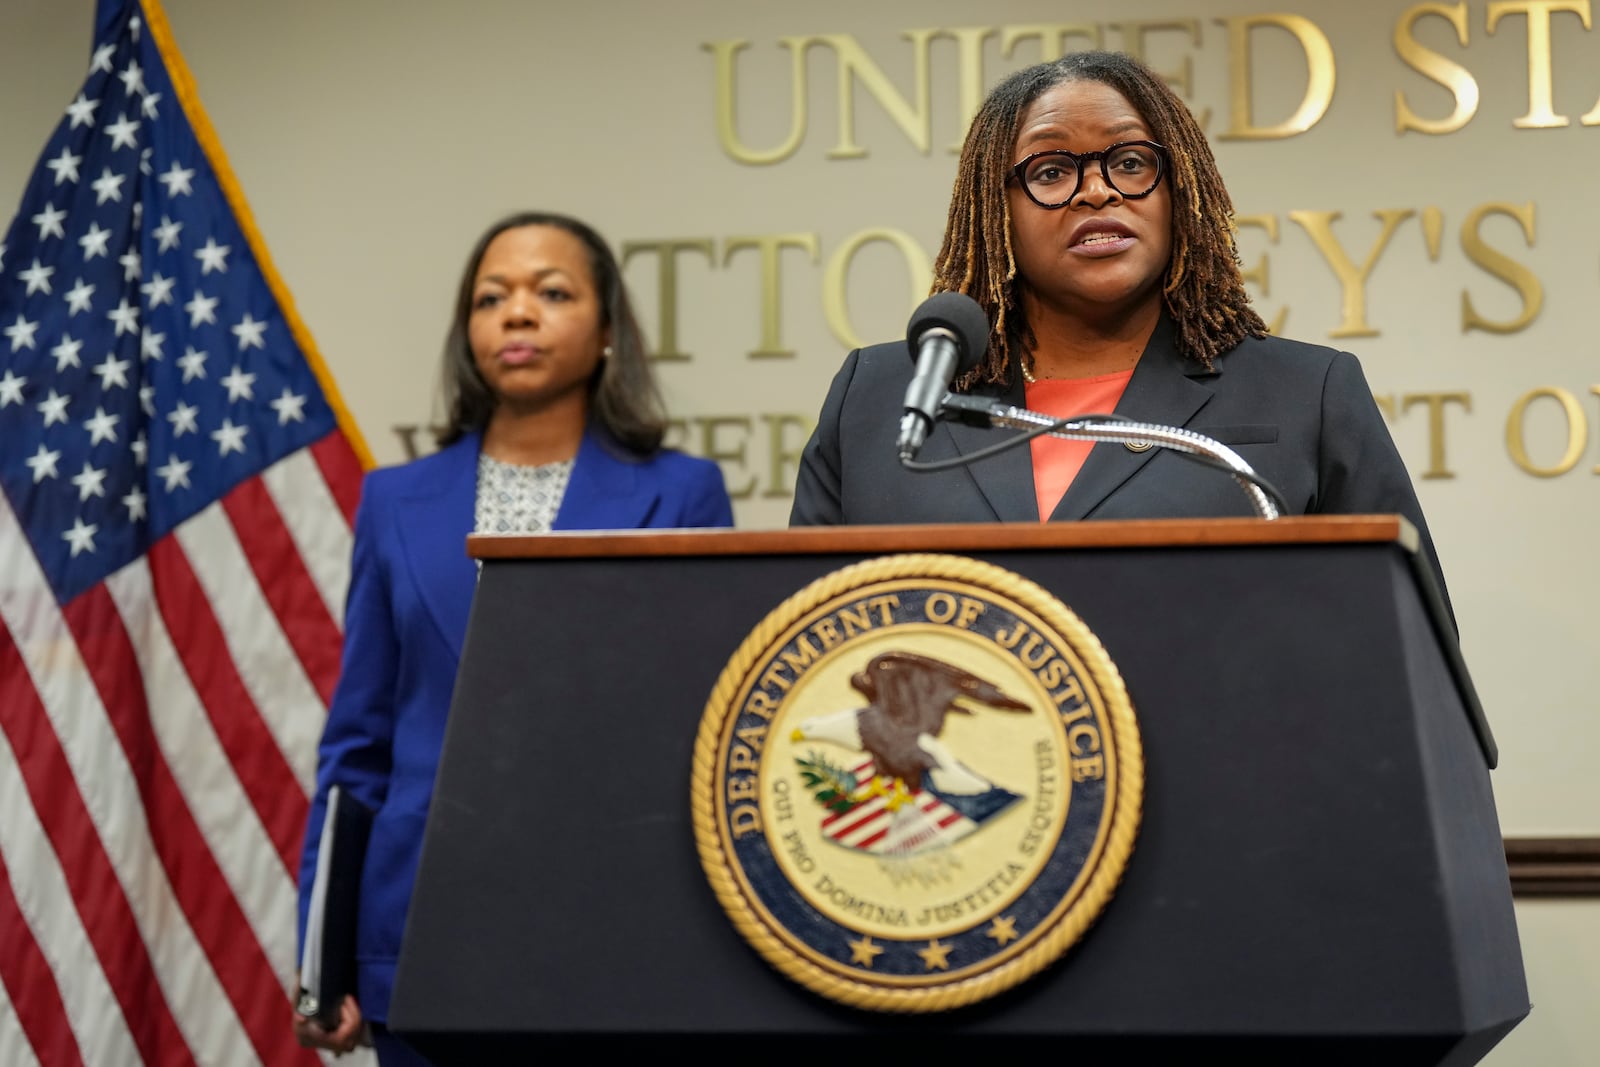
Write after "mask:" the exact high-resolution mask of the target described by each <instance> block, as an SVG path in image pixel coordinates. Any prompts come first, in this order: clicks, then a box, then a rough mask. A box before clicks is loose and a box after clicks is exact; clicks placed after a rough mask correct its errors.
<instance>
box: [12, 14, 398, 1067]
mask: <svg viewBox="0 0 1600 1067" xmlns="http://www.w3.org/2000/svg"><path fill="white" fill-rule="evenodd" d="M0 442H4V445H3V446H0V489H3V492H0V1064H4V1065H6V1067H10V1065H12V1064H35V1063H37V1064H43V1065H46V1067H55V1065H58V1064H90V1065H100V1064H113V1065H117V1067H121V1065H124V1064H201V1065H211V1064H218V1065H227V1067H232V1065H235V1064H241V1065H244V1064H257V1063H260V1064H272V1065H277V1064H307V1065H310V1064H315V1063H317V1062H318V1058H317V1056H316V1055H315V1054H314V1053H312V1052H310V1051H308V1050H306V1049H302V1048H300V1047H299V1045H298V1044H297V1043H296V1041H295V1038H294V1033H293V1028H292V1025H291V1021H292V1006H293V999H292V996H293V993H294V990H293V988H292V986H293V983H294V976H295V973H296V966H295V965H296V960H295V958H294V957H295V916H296V884H297V868H298V864H299V858H300V846H301V837H302V835H303V833H304V831H305V826H306V817H307V812H308V810H309V797H310V794H311V791H312V788H313V780H314V776H315V764H316V749H317V740H318V738H319V737H320V735H321V732H322V727H323V722H324V720H325V718H326V716H327V710H328V704H329V701H330V700H331V698H332V693H333V688H334V684H335V681H336V680H337V678H338V673H339V650H340V645H341V626H342V614H343V605H344V599H345V590H346V585H347V583H348V580H349V564H350V551H351V530H352V525H353V521H354V515H355V508H356V502H357V498H358V496H359V492H360V483H361V477H362V472H363V470H364V469H365V467H366V466H369V465H370V458H369V457H368V456H367V454H366V451H365V446H364V444H363V443H362V442H361V439H360V435H359V434H358V433H357V432H356V431H355V428H354V426H353V424H352V422H351V421H350V419H349V416H348V413H347V412H346V411H345V410H344V408H343V406H342V403H341V401H340V399H339V397H338V393H337V390H336V389H335V387H334V384H333V382H332V380H331V378H330V377H329V376H328V374H327V372H326V369H325V368H324V366H323V365H322V361H321V359H320V357H319V356H318V354H317V352H316V350H315V347H314V345H313V343H312V341H311V338H310V335H309V332H308V331H307V330H306V329H305V327H304V325H303V324H302V323H300V321H299V319H298V318H297V317H296V314H295V311H294V308H293V305H292V303H291V302H290V300H289V297H288V293H287V290H286V289H285V288H284V286H283V284H282V283H281V281H280V280H279V279H278V277H277V275H276V273H275V271H274V270H273V268H272V265H271V263H270V261H269V259H268V258H267V254H266V248H265V245H264V244H263V242H262V241H261V238H260V235H259V234H258V233H257V232H256V230H255V226H254V222H253V221H252V219H251V217H250V214H249V211H248V208H247V207H246V206H245V203H244V199H243V196H242V194H241V193H240V191H239V189H238V187H237V184H236V183H235V182H234V180H233V177H232V174H231V171H230V170H229V168H228V165H227V161H226V159H225V157H224V156H223V154H222V151H221V147H220V144H219V143H218V142H217V140H216V136H215V134H214V133H213V132H212V130H211V128H210V124H209V122H208V121H207V120H206V118H205V115H204V112H203V111H202V110H201V109H200V105H199V100H198V97H197V95H196V93H195V88H194V85H193V82H192V79H191V78H190V77H189V74H188V71H187V69H186V68H185V66H184V64H183V62H182V58H181V56H179V54H178V52H177V49H176V46H175V44H174V43H173V41H172V38H171V34H170V31H169V29H168V28H167V25H166V21H165V17H164V16H163V15H162V13H161V10H160V7H159V5H158V4H157V3H156V2H155V0H102V2H101V4H100V10H99V13H98V15H97V18H96V39H95V47H94V50H93V55H92V58H91V61H90V67H89V72H88V74H87V76H86V80H85V82H84V85H83V89H82V91H81V92H80V93H79V94H78V96H77V99H76V100H74V101H73V103H72V104H70V105H69V106H68V107H67V109H66V114H65V117H64V118H63V119H62V121H61V123H60V125H59V126H58V127H57V130H56V132H55V134H54V135H53V136H52V138H51V140H50V143H49V144H48V145H47V146H46V149H45V153H44V156H43V157H42V158H41V162H40V165H39V166H38V167H37V168H36V170H35V172H34V175H33V177H32V179H31V180H30V183H29V187H28V190H27V192H26V193H25V194H24V197H23V202H22V207H21V210H20V211H19V212H18V213H17V216H16V218H15V220H14V221H13V222H12V224H11V226H10V227H9V228H8V229H7V231H6V232H5V234H4V241H3V242H0ZM343 1062H345V1063H349V1062H350V1061H349V1060H345V1061H343Z"/></svg>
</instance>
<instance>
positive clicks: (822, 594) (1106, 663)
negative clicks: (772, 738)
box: [689, 553, 1144, 1012]
mask: <svg viewBox="0 0 1600 1067" xmlns="http://www.w3.org/2000/svg"><path fill="white" fill-rule="evenodd" d="M897 578H943V579H946V580H950V581H958V582H967V583H969V584H972V585H976V586H981V587H984V588H987V589H991V590H993V591H995V592H996V593H1000V594H1002V595H1005V596H1009V597H1011V598H1012V599H1014V600H1016V601H1018V602H1020V603H1021V604H1023V605H1024V606H1025V607H1027V608H1028V609H1029V610H1031V611H1033V612H1034V613H1035V614H1036V615H1037V616H1038V617H1039V618H1040V619H1043V620H1044V621H1045V622H1047V623H1048V624H1049V625H1050V626H1051V627H1053V628H1054V629H1055V630H1056V631H1057V632H1059V633H1060V634H1062V635H1063V636H1064V637H1065V638H1066V639H1067V643H1068V644H1069V645H1070V646H1071V647H1072V648H1073V650H1074V651H1075V652H1076V653H1077V654H1078V656H1079V657H1080V658H1081V659H1082V660H1083V662H1084V665H1085V667H1086V669H1087V670H1088V672H1089V674H1090V676H1091V677H1092V678H1093V679H1094V683H1095V685H1096V686H1097V687H1098V688H1099V690H1100V693H1101V696H1102V697H1103V698H1104V700H1105V706H1106V718H1107V720H1108V723H1109V725H1110V728H1111V734H1112V738H1113V741H1114V743H1115V752H1116V770H1117V776H1118V786H1117V790H1116V794H1115V796H1114V797H1112V798H1110V803H1111V806H1112V811H1111V829H1110V834H1109V837H1108V840H1107V842H1106V850H1105V853H1104V855H1103V856H1102V857H1101V861H1100V863H1099V865H1098V866H1097V867H1096V868H1095V869H1094V871H1093V873H1091V874H1090V876H1089V882H1088V884H1087V885H1086V886H1085V887H1084V889H1083V893H1082V895H1081V897H1080V899H1079V903H1078V906H1077V907H1075V908H1072V909H1071V910H1069V911H1068V912H1067V914H1065V915H1063V916H1062V917H1061V918H1060V919H1059V920H1057V922H1056V924H1055V926H1054V927H1052V928H1051V929H1050V930H1049V931H1048V932H1047V933H1046V935H1045V936H1044V937H1043V938H1041V939H1040V941H1039V942H1038V943H1037V944H1035V945H1033V946H1032V947H1031V948H1029V949H1028V950H1027V951H1026V952H1024V953H1023V954H1021V955H1020V956H1017V957H1016V958H1014V959H1012V960H1009V961H1007V962H1006V963H1004V964H1001V965H1000V966H997V967H995V968H994V969H993V970H990V971H987V972H985V973H983V974H980V975H974V976H972V977H970V978H964V979H961V980H960V981H957V982H952V983H950V984H948V985H942V986H933V987H926V988H920V989H890V988H884V987H881V986H877V985H872V984H868V983H865V982H859V981H853V980H851V979H848V978H842V977H840V976H838V975H836V974H833V973H830V972H829V971H826V970H824V969H823V968H821V967H818V966H817V965H816V964H814V963H811V962H810V961H808V960H805V959H802V958H800V957H799V956H797V955H795V953H794V952H793V951H792V950H791V949H789V948H788V947H787V946H786V945H785V944H784V943H783V942H782V941H781V940H780V939H779V938H778V936H777V935H776V934H774V933H773V931H772V930H771V929H770V928H769V927H768V926H767V924H766V923H764V922H762V921H761V920H760V918H759V917H758V916H757V915H756V914H755V912H754V910H753V909H752V907H751V906H750V902H749V901H748V900H746V899H745V896H744V894H743V893H742V892H741V891H740V888H739V885H738V882H737V880H736V879H735V877H734V875H733V872H732V869H731V861H730V858H729V856H728V855H727V853H726V852H725V851H724V849H723V847H722V835H721V833H720V832H719V829H718V824H717V819H716V812H715V809H716V807H717V803H716V799H717V796H718V793H717V765H718V764H719V763H720V761H721V756H722V752H721V744H720V740H721V736H722V730H723V726H724V724H725V723H726V722H727V719H728V717H729V715H734V716H735V717H736V716H737V714H738V709H736V708H734V707H733V705H732V701H733V698H734V697H735V696H736V695H737V693H738V691H739V690H740V689H741V688H742V686H743V683H744V681H745V677H746V674H747V672H748V671H749V670H750V668H751V666H752V665H753V664H754V663H755V661H756V660H757V658H758V657H760V656H761V655H762V654H763V653H765V652H767V651H768V650H769V646H770V645H771V643H772V641H773V639H774V638H775V637H777V636H778V634H780V633H781V632H782V631H784V630H785V629H787V628H788V627H789V626H790V625H792V624H793V622H794V620H795V619H797V618H800V617H801V616H803V615H804V614H805V613H807V612H809V611H811V610H812V609H813V608H815V607H817V606H818V605H820V604H823V603H825V602H827V601H829V600H832V599H833V598H834V597H836V596H839V595H840V594H841V593H845V592H848V591H850V590H852V589H856V588H859V587H860V586H863V585H866V584H868V583H870V582H881V581H889V580H893V579H897ZM1143 801H1144V749H1143V746H1142V744H1141V742H1140V739H1139V725H1138V721H1137V719H1136V718H1135V716H1134V712H1133V704H1132V702H1131V701H1130V700H1129V698H1128V690H1127V686H1125V685H1124V684H1123V681H1122V675H1121V674H1120V673H1118V671H1117V668H1116V666H1115V664H1113V663H1112V661H1111V657H1110V656H1109V655H1108V654H1107V653H1106V650H1105V646H1104V645H1102V644H1101V643H1100V639H1099V638H1098V637H1096V636H1095V635H1094V632H1093V631H1092V630H1090V629H1089V628H1088V627H1087V626H1086V625H1084V623H1083V621H1082V620H1081V619H1079V618H1078V616H1077V615H1076V614H1074V613H1073V612H1072V611H1070V610H1069V609H1068V608H1067V607H1066V606H1065V605H1064V604H1062V603H1061V601H1060V600H1058V599H1057V598H1056V597H1055V596H1054V595H1053V594H1051V593H1050V592H1049V591H1047V590H1046V589H1044V588H1043V587H1042V586H1040V585H1038V584H1036V583H1034V582H1031V581H1029V580H1028V579H1026V578H1022V577H1020V576H1019V575H1016V574H1013V573H1011V572H1010V571H1008V570H1005V569H1004V568H1001V567H997V566H995V565H993V564H990V563H984V562H982V561H980V560H975V559H968V558H966V557H963V556H949V555H942V554H935V553H906V554H903V555H897V556H884V557H880V558H878V559H870V560H862V561H861V562H859V563H854V564H851V565H849V566H847V567H842V568H840V569H839V570H837V571H834V572H833V573H831V574H828V575H825V576H823V577H821V578H818V579H817V580H816V581H814V582H812V583H811V584H810V585H808V586H806V587H805V588H804V589H802V590H800V591H799V592H798V593H795V594H794V595H793V596H791V597H789V598H788V599H787V600H785V601H784V602H783V603H782V604H780V605H779V606H778V607H777V608H775V609H773V610H772V611H770V612H768V613H767V616H766V618H764V619H762V620H761V622H760V624H759V625H757V626H756V628H755V629H754V630H752V631H751V632H750V634H749V635H748V636H747V637H746V638H745V640H744V643H743V644H741V645H740V646H739V649H738V651H737V652H735V653H734V655H733V658H732V659H730V660H729V661H728V665H727V666H726V667H724V668H723V670H722V675H721V676H720V677H719V678H718V679H717V684H716V685H715V686H714V687H713V688H712V690H711V696H710V698H709V699H707V701H706V707H705V711H704V712H703V713H702V715H701V717H700V730H699V733H698V734H697V735H696V738H695V746H694V764H693V769H692V773H691V775H690V783H689V802H690V813H691V815H692V818H693V822H694V836H695V844H696V847H697V849H698V851H699V853H700V865H701V867H702V868H704V870H705V874H706V879H707V881H709V882H710V883H711V888H712V890H713V892H715V893H716V896H717V900H718V901H719V902H720V903H721V904H722V907H723V910H724V911H726V912H727V913H728V917H729V918H730V919H731V920H732V921H733V925H734V928H735V929H737V930H738V931H739V933H740V934H741V935H742V936H743V937H744V939H745V940H746V941H748V942H749V943H750V945H751V946H752V947H753V948H755V950H756V951H757V952H758V953H760V955H761V956H762V957H763V958H764V959H765V960H766V961H767V962H768V963H770V964H771V965H772V966H774V967H776V968H777V969H778V970H779V971H780V972H782V973H783V974H784V975H786V976H788V977H789V978H791V979H793V980H794V981H796V982H798V983H800V984H801V985H803V986H805V987H806V988H808V989H810V990H812V991H813V992H816V993H820V994H821V995H823V996H824V997H827V998H829V999H830V1000H834V1001H838V1002H840V1003H843V1004H848V1005H850V1006H852V1007H857V1008H865V1009H868V1010H871V1011H883V1012H891V1011H892V1012H936V1011H947V1010H949V1009H951V1008H959V1007H962V1006H964V1005H967V1004H974V1003H977V1002H978V1001H980V1000H985V999H987V998H989V997H992V996H994V995H995V994H997V993H1000V992H1003V991H1004V990H1007V989H1010V988H1011V987H1013V986H1015V985H1017V984H1019V983H1021V982H1023V981H1025V980H1027V979H1028V978H1031V977H1033V975H1035V974H1037V973H1038V972H1039V971H1041V970H1043V969H1044V968H1045V967H1047V966H1048V965H1050V964H1051V963H1053V962H1054V961H1055V960H1056V959H1057V958H1058V957H1059V956H1060V955H1061V954H1062V953H1064V952H1065V951H1066V950H1067V949H1068V948H1070V947H1071V946H1072V945H1073V944H1075V943H1076V942H1077V940H1078V939H1079V938H1080V937H1081V936H1083V933H1084V931H1085V930H1087V929H1088V927H1089V925H1090V924H1091V923H1093V922H1094V921H1095V919H1096V918H1098V917H1099V915H1100V913H1101V911H1102V910H1104V908H1105V906H1106V904H1107V902H1109V901H1110V899H1111V895H1112V894H1113V893H1114V892H1115V891H1116V888H1117V884H1118V883H1119V882H1120V881H1121V879H1122V873H1123V871H1124V870H1125V869H1126V867H1127V863H1128V857H1129V856H1130V855H1131V854H1132V853H1133V846H1134V841H1135V839H1136V838H1137V836H1138V833H1139V820H1140V816H1141V813H1142V807H1143Z"/></svg>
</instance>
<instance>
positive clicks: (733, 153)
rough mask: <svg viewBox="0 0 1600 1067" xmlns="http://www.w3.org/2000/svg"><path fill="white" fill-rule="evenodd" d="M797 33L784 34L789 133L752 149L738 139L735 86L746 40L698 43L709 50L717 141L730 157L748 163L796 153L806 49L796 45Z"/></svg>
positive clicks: (802, 131) (802, 129)
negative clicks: (769, 145) (774, 143)
mask: <svg viewBox="0 0 1600 1067" xmlns="http://www.w3.org/2000/svg"><path fill="white" fill-rule="evenodd" d="M800 40H804V38H798V37H785V38H783V39H782V43H783V44H784V45H785V47H787V48H788V49H789V133H788V135H787V136H786V137H784V139H783V140H782V141H779V142H778V145H777V147H775V148H768V149H755V148H750V147H747V146H746V145H745V143H744V142H743V141H742V140H740V139H739V114H738V103H739V98H738V94H737V92H736V90H735V88H734V85H735V81H734V68H735V60H736V59H737V57H738V54H739V52H740V51H742V50H743V49H745V48H747V47H749V45H750V42H749V41H712V42H710V43H709V44H704V45H701V47H702V48H704V49H705V50H706V51H708V52H710V53H711V55H712V58H713V60H714V69H715V71H716V87H717V88H716V102H715V104H714V106H715V108H716V116H717V141H718V143H719V144H721V145H722V150H723V151H724V152H726V153H727V154H728V156H729V157H730V158H731V159H735V160H737V161H738V162H740V163H748V164H750V165H751V166H763V165H766V164H770V163H781V162H782V161H783V160H785V159H788V158H789V157H790V156H792V155H794V154H795V151H796V150H797V149H798V148H799V147H800V142H801V141H802V140H803V139H804V138H805V135H806V52H805V49H804V48H803V47H796V45H795V42H796V41H800Z"/></svg>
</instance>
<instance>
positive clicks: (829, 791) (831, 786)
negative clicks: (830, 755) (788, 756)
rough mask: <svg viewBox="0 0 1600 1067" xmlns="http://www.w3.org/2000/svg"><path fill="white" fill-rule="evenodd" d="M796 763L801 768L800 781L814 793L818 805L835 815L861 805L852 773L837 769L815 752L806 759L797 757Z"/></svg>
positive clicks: (841, 768)
mask: <svg viewBox="0 0 1600 1067" xmlns="http://www.w3.org/2000/svg"><path fill="white" fill-rule="evenodd" d="M795 763H796V764H797V765H798V766H799V768H800V780H801V781H802V782H804V783H805V785H806V788H807V789H810V790H811V791H812V794H813V795H814V796H815V797H816V798H817V803H818V804H821V805H822V806H823V807H825V808H827V809H828V810H829V811H831V812H833V813H834V814H835V815H843V814H844V813H845V812H847V811H849V810H850V809H851V808H853V807H855V806H856V805H857V804H858V803H859V801H858V800H856V799H855V792H856V784H857V783H856V776H855V775H854V774H853V773H851V772H850V771H848V770H845V769H844V768H843V767H835V766H834V765H833V764H832V763H829V762H828V760H827V757H825V756H820V755H818V754H817V753H815V752H813V753H810V754H809V755H808V756H807V757H806V758H804V759H801V758H800V757H799V756H796V757H795Z"/></svg>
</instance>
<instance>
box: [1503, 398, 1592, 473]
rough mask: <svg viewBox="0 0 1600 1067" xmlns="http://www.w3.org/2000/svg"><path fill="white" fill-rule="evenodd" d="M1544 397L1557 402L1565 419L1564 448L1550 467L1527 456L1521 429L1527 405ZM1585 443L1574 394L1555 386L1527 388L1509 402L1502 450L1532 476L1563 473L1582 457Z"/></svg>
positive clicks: (1583, 422) (1586, 436) (1586, 429)
mask: <svg viewBox="0 0 1600 1067" xmlns="http://www.w3.org/2000/svg"><path fill="white" fill-rule="evenodd" d="M1545 397H1549V398H1550V399H1552V400H1554V401H1556V402H1557V403H1558V404H1560V405H1561V410H1562V412H1563V413H1564V414H1565V415H1566V419H1567V448H1566V451H1565V452H1563V453H1562V455H1561V458H1560V459H1558V460H1557V461H1556V462H1555V464H1554V465H1553V466H1549V467H1541V466H1540V465H1539V464H1537V463H1535V462H1534V461H1533V459H1532V458H1531V457H1530V456H1529V455H1528V446H1527V442H1526V440H1525V439H1524V436H1523V429H1522V427H1523V420H1524V419H1525V418H1526V416H1527V411H1528V407H1529V405H1531V404H1532V403H1533V402H1534V401H1535V400H1540V399H1543V398H1545ZM1588 443H1589V423H1588V421H1587V420H1585V419H1584V416H1583V407H1582V405H1580V404H1579V403H1578V398H1577V397H1575V396H1573V395H1572V394H1571V393H1570V392H1568V391H1567V390H1565V389H1562V388H1560V387H1559V386H1543V387H1541V388H1538V389H1530V390H1528V391H1527V392H1526V393H1523V394H1522V395H1521V396H1520V397H1518V398H1517V402H1516V403H1515V404H1513V405H1511V414H1510V416H1509V417H1508V418H1507V419H1506V451H1508V452H1510V453H1511V461H1512V462H1513V463H1515V464H1516V465H1517V466H1519V467H1521V468H1522V469H1523V470H1525V471H1527V472H1528V473H1529V474H1532V475H1534V476H1535V477H1538V478H1554V477H1555V476H1556V475H1558V474H1565V473H1567V472H1568V471H1569V470H1571V469H1572V468H1573V467H1575V466H1577V465H1578V460H1579V459H1580V458H1581V457H1582V456H1583V450H1584V448H1585V447H1586V446H1587V445H1588Z"/></svg>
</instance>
